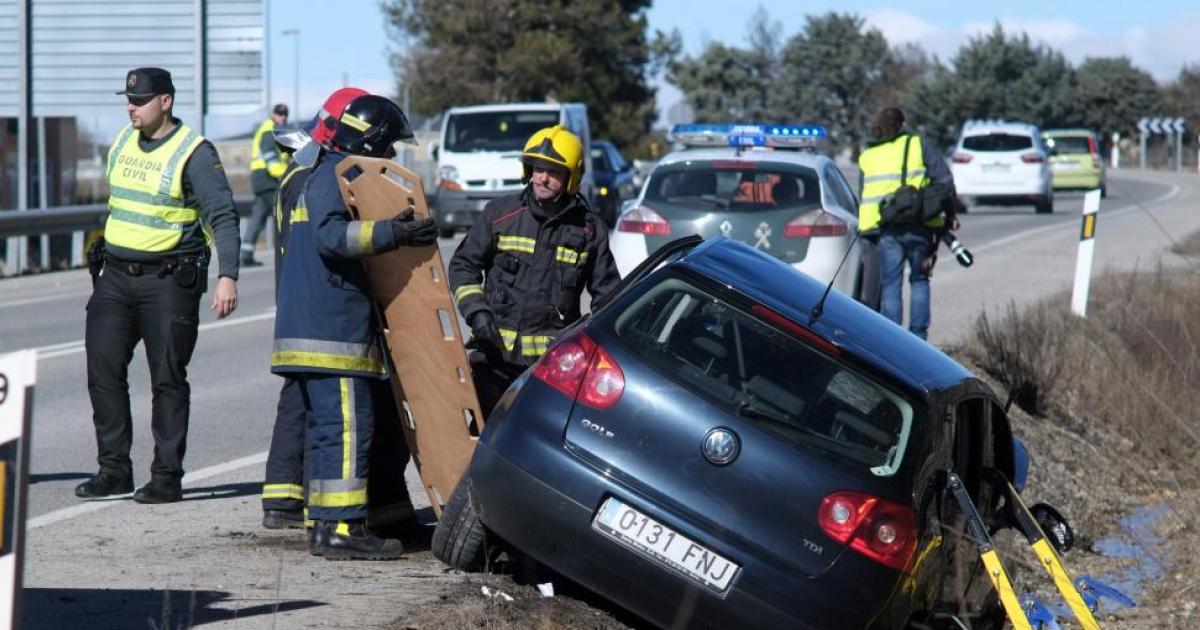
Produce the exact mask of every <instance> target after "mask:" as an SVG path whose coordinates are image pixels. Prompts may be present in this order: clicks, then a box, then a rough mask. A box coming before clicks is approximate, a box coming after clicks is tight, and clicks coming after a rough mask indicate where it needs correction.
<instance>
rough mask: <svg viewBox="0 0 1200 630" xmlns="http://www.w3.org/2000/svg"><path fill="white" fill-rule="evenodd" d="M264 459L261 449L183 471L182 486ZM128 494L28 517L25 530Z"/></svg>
mask: <svg viewBox="0 0 1200 630" xmlns="http://www.w3.org/2000/svg"><path fill="white" fill-rule="evenodd" d="M265 461H267V452H266V451H263V452H261V453H255V454H253V455H249V456H247V457H243V458H241V459H235V460H233V461H229V462H225V463H222V464H216V465H214V466H209V467H208V468H201V469H200V470H197V471H193V472H190V473H185V474H184V476H183V487H184V488H185V489H186V488H187V487H188V486H189V485H192V484H194V483H196V482H198V481H204V480H205V479H208V478H210V477H216V476H217V475H222V474H225V473H227V472H232V471H234V470H238V469H240V468H245V467H247V466H253V465H255V464H261V463H263V462H265ZM130 496H132V495H129V494H125V495H121V496H120V497H114V498H112V499H107V500H100V501H85V502H83V503H80V504H78V505H72V506H71V507H67V508H62V509H59V510H54V511H53V512H47V513H45V514H43V515H41V516H37V517H34V518H31V519H29V520H28V521H27V522H26V524H25V528H26V529H27V530H33V529H37V528H39V527H44V526H46V525H53V524H54V523H58V522H61V521H65V520H67V519H69V518H75V517H76V516H83V515H84V514H91V513H93V512H99V511H100V510H103V509H105V508H110V507H113V506H115V505H129V502H128V501H123V500H120V499H121V498H122V497H130ZM184 500H185V501H186V500H187V495H186V493H185V495H184Z"/></svg>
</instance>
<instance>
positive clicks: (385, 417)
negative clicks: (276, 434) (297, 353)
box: [297, 373, 414, 527]
mask: <svg viewBox="0 0 1200 630" xmlns="http://www.w3.org/2000/svg"><path fill="white" fill-rule="evenodd" d="M297 376H298V378H297V380H298V381H299V382H300V386H301V390H302V393H303V401H304V408H305V413H306V415H307V420H308V431H307V435H306V439H305V441H306V449H305V455H307V457H308V464H307V465H308V471H309V476H308V518H311V519H313V520H318V521H348V520H359V519H367V518H368V516H370V520H369V523H368V524H369V525H370V526H371V527H387V526H389V525H394V524H396V523H400V522H403V521H406V520H410V519H412V518H414V514H413V507H412V501H411V500H410V499H409V495H408V486H407V485H406V483H405V480H404V468H405V467H406V466H407V465H408V460H409V451H408V445H407V444H406V443H405V441H404V435H403V433H402V432H401V427H400V417H399V414H398V413H397V410H396V403H395V399H394V398H393V396H392V392H391V389H390V387H389V384H388V382H387V381H386V380H382V379H377V378H365V377H353V376H337V375H330V374H319V373H308V374H303V375H297ZM368 504H369V505H370V509H369V515H368V507H367V506H368Z"/></svg>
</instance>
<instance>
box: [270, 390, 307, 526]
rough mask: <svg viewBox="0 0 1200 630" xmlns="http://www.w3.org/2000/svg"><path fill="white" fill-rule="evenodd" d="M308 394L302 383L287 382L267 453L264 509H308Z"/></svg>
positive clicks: (280, 395)
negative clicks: (305, 484)
mask: <svg viewBox="0 0 1200 630" xmlns="http://www.w3.org/2000/svg"><path fill="white" fill-rule="evenodd" d="M307 423H308V421H307V414H306V413H305V412H304V392H303V391H302V390H301V387H300V381H297V380H296V379H294V378H288V377H285V378H284V379H283V389H281V390H279V404H278V405H277V406H276V409H275V428H274V429H273V430H272V431H271V448H270V450H269V451H268V452H267V475H266V479H265V480H264V482H263V491H262V504H263V509H264V510H298V509H301V508H303V507H304V430H305V426H306V425H307Z"/></svg>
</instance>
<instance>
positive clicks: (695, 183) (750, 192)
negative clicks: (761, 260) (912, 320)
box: [609, 124, 879, 306]
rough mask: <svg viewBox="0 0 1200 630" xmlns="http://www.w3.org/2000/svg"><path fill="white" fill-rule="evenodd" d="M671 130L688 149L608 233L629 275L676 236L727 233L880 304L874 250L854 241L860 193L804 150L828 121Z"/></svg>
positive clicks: (657, 172) (675, 155) (655, 174)
mask: <svg viewBox="0 0 1200 630" xmlns="http://www.w3.org/2000/svg"><path fill="white" fill-rule="evenodd" d="M672 137H673V139H674V140H675V142H677V143H680V144H683V145H684V148H683V149H682V150H679V151H675V152H672V153H669V154H667V155H666V156H664V157H663V158H662V159H661V160H659V162H658V163H657V164H656V165H655V166H654V169H653V170H652V171H651V172H650V175H649V177H648V178H647V180H646V184H645V185H644V186H643V187H642V191H641V194H640V195H639V196H638V198H637V200H636V201H635V202H633V203H630V204H628V207H627V209H626V210H625V211H624V212H622V214H621V216H620V217H619V218H618V219H617V227H616V230H614V231H613V233H612V235H611V236H610V238H609V247H610V248H611V249H612V252H613V256H614V258H615V259H616V262H617V268H618V269H620V271H621V273H622V275H624V274H628V273H629V272H630V271H631V270H632V269H633V268H634V267H636V266H637V265H638V264H639V263H640V262H641V261H643V260H645V259H646V257H647V255H648V254H649V252H653V251H654V250H656V249H658V248H659V247H661V246H662V245H663V244H665V243H667V242H668V241H670V240H672V239H674V238H679V237H680V236H687V235H689V234H699V235H700V236H702V237H704V238H711V237H716V236H727V237H729V238H733V239H737V240H740V241H742V242H743V243H746V244H748V245H750V246H751V247H754V248H756V249H759V250H762V251H764V252H766V253H768V254H771V255H772V256H775V257H776V258H779V259H780V260H782V261H784V262H786V263H788V264H789V265H792V266H793V267H795V268H796V269H799V270H800V271H803V272H805V273H807V274H808V275H810V276H812V277H814V278H816V279H817V280H819V281H821V282H826V283H827V282H830V281H831V280H834V285H833V286H834V288H835V289H838V290H840V291H842V292H843V293H845V294H846V295H851V296H854V297H857V298H859V299H861V300H862V301H863V302H864V303H866V304H869V305H871V306H874V305H876V304H877V303H878V295H879V281H878V275H879V274H878V269H877V265H876V263H875V262H874V260H875V259H874V249H873V248H872V247H870V246H869V245H868V243H867V242H866V241H864V240H861V239H860V240H857V241H856V239H855V234H856V232H857V231H858V199H857V197H856V196H855V194H854V192H853V191H852V189H851V187H850V184H849V183H847V182H846V179H845V177H844V176H843V175H842V173H841V171H839V170H838V169H837V166H836V165H835V164H834V163H833V161H832V160H830V159H829V158H828V157H826V156H824V155H820V154H818V153H815V152H812V151H811V150H795V149H811V148H813V147H815V146H819V144H820V143H821V142H822V141H823V140H824V138H825V130H824V129H823V128H821V127H819V126H816V125H729V124H720V125H678V126H676V127H675V129H674V130H672ZM787 149H794V150H787ZM847 252H849V256H848V257H847ZM843 259H845V260H846V264H845V267H844V268H843V269H842V271H841V273H839V274H838V275H837V278H836V280H835V278H834V274H835V272H837V270H838V267H839V265H840V264H841V263H842V260H843Z"/></svg>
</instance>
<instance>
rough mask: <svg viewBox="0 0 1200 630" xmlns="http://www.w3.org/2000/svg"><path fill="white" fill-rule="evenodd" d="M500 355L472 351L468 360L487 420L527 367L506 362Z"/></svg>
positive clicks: (481, 408) (472, 379)
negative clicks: (510, 386)
mask: <svg viewBox="0 0 1200 630" xmlns="http://www.w3.org/2000/svg"><path fill="white" fill-rule="evenodd" d="M497 355H498V353H485V352H482V351H480V350H474V349H471V350H470V352H468V353H467V360H468V362H469V363H470V364H471V381H472V382H474V384H475V393H476V395H477V396H478V397H479V410H480V411H481V412H483V417H484V419H485V420H486V419H487V417H488V416H490V415H492V409H495V408H496V403H498V402H500V397H501V396H503V395H504V392H506V391H508V387H509V385H512V384H513V381H515V380H517V377H518V376H520V375H521V373H522V372H524V371H525V369H526V368H525V367H523V366H520V365H514V364H512V363H509V362H507V361H505V360H504V359H503V358H501V357H500V356H497Z"/></svg>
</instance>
